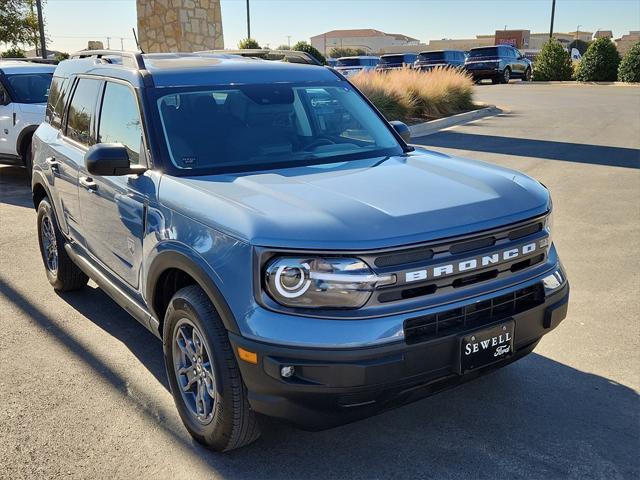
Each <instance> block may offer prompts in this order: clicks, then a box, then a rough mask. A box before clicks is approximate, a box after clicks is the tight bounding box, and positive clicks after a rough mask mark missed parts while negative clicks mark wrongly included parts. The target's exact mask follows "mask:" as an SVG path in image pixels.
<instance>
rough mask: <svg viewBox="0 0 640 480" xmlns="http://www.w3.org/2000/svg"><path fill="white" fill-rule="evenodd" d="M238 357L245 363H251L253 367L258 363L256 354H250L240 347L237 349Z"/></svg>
mask: <svg viewBox="0 0 640 480" xmlns="http://www.w3.org/2000/svg"><path fill="white" fill-rule="evenodd" d="M238 356H239V357H240V359H242V360H244V361H245V362H248V363H253V364H254V365H256V364H257V363H258V354H257V353H255V352H250V351H249V350H245V349H244V348H242V347H238Z"/></svg>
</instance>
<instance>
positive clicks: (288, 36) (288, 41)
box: [287, 35, 291, 48]
mask: <svg viewBox="0 0 640 480" xmlns="http://www.w3.org/2000/svg"><path fill="white" fill-rule="evenodd" d="M287 45H289V48H291V35H287Z"/></svg>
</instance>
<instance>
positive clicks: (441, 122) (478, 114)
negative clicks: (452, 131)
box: [409, 105, 502, 137]
mask: <svg viewBox="0 0 640 480" xmlns="http://www.w3.org/2000/svg"><path fill="white" fill-rule="evenodd" d="M499 113H502V110H501V109H499V108H498V107H496V106H495V105H488V106H486V107H483V108H479V109H478V110H471V111H470V112H464V113H458V114H457V115H452V116H450V117H445V118H439V119H437V120H431V121H430V122H423V123H418V124H417V125H411V126H410V127H409V131H410V132H411V136H412V137H424V136H426V135H431V134H432V133H436V132H438V131H440V130H443V129H445V128H449V127H453V126H454V125H461V124H463V123H469V122H472V121H474V120H478V119H480V118H484V117H490V116H493V115H498V114H499Z"/></svg>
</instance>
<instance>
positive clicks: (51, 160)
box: [45, 157, 60, 170]
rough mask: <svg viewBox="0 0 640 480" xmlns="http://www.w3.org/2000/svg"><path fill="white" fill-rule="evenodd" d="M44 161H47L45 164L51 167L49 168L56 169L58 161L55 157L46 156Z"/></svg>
mask: <svg viewBox="0 0 640 480" xmlns="http://www.w3.org/2000/svg"><path fill="white" fill-rule="evenodd" d="M45 162H47V165H49V167H51V170H57V169H58V167H59V166H60V162H58V161H57V160H56V159H55V157H47V158H46V159H45Z"/></svg>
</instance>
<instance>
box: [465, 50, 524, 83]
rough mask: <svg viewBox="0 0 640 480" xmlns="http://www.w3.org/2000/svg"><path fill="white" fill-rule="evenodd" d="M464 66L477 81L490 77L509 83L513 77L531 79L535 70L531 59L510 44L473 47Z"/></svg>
mask: <svg viewBox="0 0 640 480" xmlns="http://www.w3.org/2000/svg"><path fill="white" fill-rule="evenodd" d="M464 66H465V68H466V70H467V71H468V72H469V73H470V74H471V76H473V79H474V80H475V81H480V80H484V79H486V78H488V79H490V80H491V81H492V82H493V83H498V82H499V83H509V80H511V79H512V78H521V79H522V80H525V81H529V80H531V72H532V70H533V67H532V63H531V60H529V59H528V58H526V57H525V56H524V55H523V54H522V52H521V51H520V50H518V49H517V48H513V47H510V46H508V45H496V46H494V47H478V48H472V49H471V50H469V54H468V55H467V59H466V61H465V63H464Z"/></svg>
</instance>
